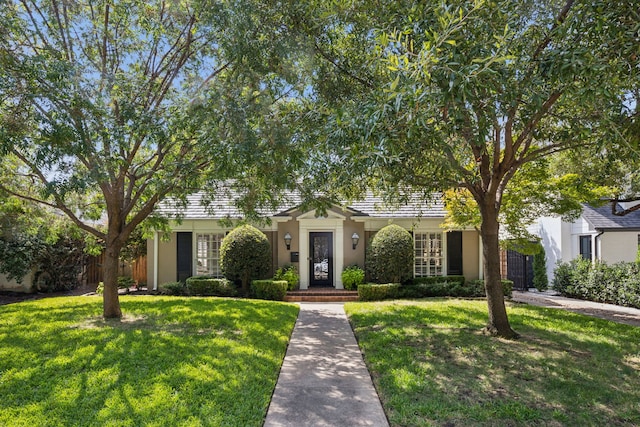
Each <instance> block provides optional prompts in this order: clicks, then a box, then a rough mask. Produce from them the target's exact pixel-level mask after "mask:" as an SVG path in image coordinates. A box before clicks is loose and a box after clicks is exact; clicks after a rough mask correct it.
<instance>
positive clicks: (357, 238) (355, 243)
mask: <svg viewBox="0 0 640 427" xmlns="http://www.w3.org/2000/svg"><path fill="white" fill-rule="evenodd" d="M359 241H360V236H359V235H358V233H353V234H352V235H351V243H353V249H354V250H355V249H356V246H358V242H359Z"/></svg>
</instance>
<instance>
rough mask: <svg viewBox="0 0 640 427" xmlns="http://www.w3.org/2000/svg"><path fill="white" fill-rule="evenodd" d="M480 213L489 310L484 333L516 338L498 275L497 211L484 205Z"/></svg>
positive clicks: (498, 226)
mask: <svg viewBox="0 0 640 427" xmlns="http://www.w3.org/2000/svg"><path fill="white" fill-rule="evenodd" d="M480 212H481V214H482V225H481V228H480V236H481V237H482V255H483V258H484V259H483V267H484V283H485V290H486V292H487V305H488V308H489V321H488V323H487V328H486V331H487V332H488V333H490V334H491V335H497V336H499V337H504V338H509V339H513V338H517V337H518V334H517V333H516V332H515V331H514V330H513V329H511V325H510V324H509V318H508V317H507V309H506V307H505V304H504V292H503V290H502V281H501V279H502V277H501V275H500V245H499V238H498V231H499V229H500V225H499V223H498V210H497V209H496V208H495V207H493V206H486V205H485V206H484V207H482V208H481V209H480Z"/></svg>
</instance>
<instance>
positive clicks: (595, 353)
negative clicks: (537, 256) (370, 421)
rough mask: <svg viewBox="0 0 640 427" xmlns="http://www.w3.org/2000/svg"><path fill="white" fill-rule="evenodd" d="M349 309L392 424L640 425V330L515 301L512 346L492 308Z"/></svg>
mask: <svg viewBox="0 0 640 427" xmlns="http://www.w3.org/2000/svg"><path fill="white" fill-rule="evenodd" d="M345 310H346V312H347V314H348V316H349V319H350V322H351V324H352V327H353V329H354V331H355V334H356V337H357V339H358V342H359V344H360V348H361V349H362V351H363V353H364V358H365V361H366V363H367V366H368V367H369V370H370V371H371V374H372V376H373V378H374V382H375V384H376V388H377V389H378V393H379V394H380V398H381V400H382V403H383V406H384V409H385V412H386V414H387V417H388V418H389V420H390V423H391V425H392V426H429V425H438V426H440V425H447V426H454V425H455V426H458V425H460V426H463V425H464V426H467V425H487V426H489V425H491V426H493V425H501V426H518V425H547V426H565V425H574V426H589V425H595V426H601V425H607V426H631V425H640V328H638V327H634V326H629V325H622V324H618V323H614V322H610V321H606V320H601V319H595V318H592V317H587V316H583V315H579V314H575V313H570V312H567V311H562V310H557V309H549V308H541V307H534V306H528V305H518V304H511V303H509V304H508V312H509V319H510V320H511V323H512V326H513V327H514V329H515V330H516V331H518V332H519V333H521V334H522V338H521V339H519V340H516V341H508V340H502V339H497V338H491V337H487V336H484V335H482V333H481V332H480V329H481V328H482V327H483V326H484V325H485V323H486V319H487V314H486V313H487V307H486V302H485V301H464V300H454V299H452V300H448V299H435V300H428V301H393V302H378V303H349V304H345Z"/></svg>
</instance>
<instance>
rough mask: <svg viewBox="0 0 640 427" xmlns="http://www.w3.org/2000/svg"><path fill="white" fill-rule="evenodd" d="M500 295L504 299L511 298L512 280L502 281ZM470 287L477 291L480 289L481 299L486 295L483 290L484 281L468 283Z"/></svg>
mask: <svg viewBox="0 0 640 427" xmlns="http://www.w3.org/2000/svg"><path fill="white" fill-rule="evenodd" d="M501 282H502V293H503V294H504V296H505V297H509V298H511V296H512V295H513V281H512V280H506V279H502V280H501ZM469 283H470V284H471V285H472V286H476V287H478V288H479V289H482V295H481V296H483V297H486V296H487V294H486V292H485V290H484V280H472V281H471V282H469Z"/></svg>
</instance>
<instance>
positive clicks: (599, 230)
mask: <svg viewBox="0 0 640 427" xmlns="http://www.w3.org/2000/svg"><path fill="white" fill-rule="evenodd" d="M622 207H625V208H626V207H627V206H621V208H622ZM531 231H532V232H533V233H534V234H536V235H538V236H539V237H540V239H541V243H542V246H543V247H544V250H545V254H546V257H547V276H548V278H549V280H550V281H551V280H553V271H554V269H555V266H556V264H557V263H558V262H569V261H571V260H574V259H576V258H578V257H582V258H584V259H588V260H591V261H596V260H598V261H605V262H607V263H614V262H621V261H628V262H631V261H635V260H636V255H637V253H638V249H639V248H640V211H635V212H631V213H629V214H627V215H625V216H618V215H614V214H613V213H612V212H611V206H610V205H608V204H607V205H604V206H601V207H594V206H590V205H584V206H583V211H582V215H581V216H580V217H579V218H578V219H576V220H575V221H573V222H567V221H563V220H562V218H560V217H543V218H540V219H539V221H538V222H537V224H536V226H535V227H534V228H533V229H532V230H531Z"/></svg>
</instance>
